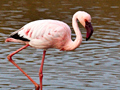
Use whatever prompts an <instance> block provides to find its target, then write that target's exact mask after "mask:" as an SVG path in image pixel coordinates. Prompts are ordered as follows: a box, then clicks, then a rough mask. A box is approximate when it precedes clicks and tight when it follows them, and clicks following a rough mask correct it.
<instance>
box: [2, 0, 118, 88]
mask: <svg viewBox="0 0 120 90" xmlns="http://www.w3.org/2000/svg"><path fill="white" fill-rule="evenodd" d="M78 10H84V11H87V12H88V13H90V14H91V16H92V25H93V27H94V34H93V36H92V37H91V39H90V40H89V41H85V34H86V31H85V29H84V28H83V27H82V26H81V25H80V29H81V32H82V34H83V42H82V44H81V46H80V47H79V48H77V49H76V50H74V51H70V52H62V51H59V50H57V49H49V50H48V51H47V55H46V60H45V64H44V78H43V89H44V90H119V88H120V20H119V19H120V15H119V14H120V1H119V0H114V1H113V0H97V1H96V0H92V1H90V0H86V1H84V0H75V1H74V0H62V1H61V0H44V1H43V0H42V1H40V0H35V1H34V0H21V1H15V0H1V1H0V38H1V39H0V46H1V47H0V90H34V85H33V84H32V83H31V82H30V81H29V80H28V79H27V78H26V77H25V76H24V75H23V74H22V73H21V72H20V71H19V70H18V69H16V67H15V66H13V65H12V64H11V63H10V62H9V61H8V60H7V59H6V57H7V55H8V54H10V53H12V52H13V51H15V50H16V49H18V48H20V47H22V46H23V45H21V44H18V43H4V40H5V38H7V37H8V35H9V34H10V33H12V32H13V31H15V30H18V29H19V28H21V27H22V26H23V25H24V24H26V23H28V22H30V21H34V20H38V19H47V18H49V19H57V20H61V21H64V22H66V23H67V24H68V25H69V26H70V27H71V29H72V26H71V18H72V15H73V14H74V13H75V12H76V11H78ZM72 38H73V39H74V38H75V34H74V32H73V31H72ZM31 51H32V52H31ZM41 58H42V50H36V49H33V48H30V47H28V48H27V49H25V50H23V51H21V52H19V53H18V54H16V55H15V56H14V57H13V59H14V61H15V62H16V63H17V64H18V65H19V66H20V67H22V69H23V70H25V71H26V72H27V73H28V74H29V75H30V76H31V77H32V78H33V79H34V80H35V81H36V82H37V83H39V75H38V71H39V67H40V62H41Z"/></svg>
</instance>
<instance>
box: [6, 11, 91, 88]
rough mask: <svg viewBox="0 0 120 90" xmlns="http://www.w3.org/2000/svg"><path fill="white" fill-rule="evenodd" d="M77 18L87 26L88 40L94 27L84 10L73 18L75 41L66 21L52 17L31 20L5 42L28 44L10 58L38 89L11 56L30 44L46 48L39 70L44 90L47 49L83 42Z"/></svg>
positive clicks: (75, 45)
mask: <svg viewBox="0 0 120 90" xmlns="http://www.w3.org/2000/svg"><path fill="white" fill-rule="evenodd" d="M77 20H78V21H79V22H80V23H81V24H82V25H83V26H84V27H85V28H86V30H87V34H86V40H88V39H89V38H90V37H91V35H92V33H93V27H92V25H91V23H90V22H91V16H90V15H89V14H88V13H86V12H84V11H78V12H76V13H75V14H74V15H73V18H72V26H73V29H74V31H75V34H76V39H75V41H72V39H71V30H70V27H69V26H68V25H67V24H66V23H64V22H62V21H58V20H50V19H46V20H37V21H33V22H30V23H28V24H26V25H25V26H23V27H22V28H21V29H19V30H18V31H16V32H13V33H12V34H11V35H10V37H9V38H7V39H6V40H5V42H20V43H24V44H26V45H25V46H24V47H22V48H20V49H19V50H17V51H15V52H14V53H12V54H10V55H8V60H9V61H10V62H11V63H13V64H14V65H15V66H16V67H17V68H18V69H19V70H20V71H21V72H23V73H24V74H25V75H26V76H27V77H28V78H29V79H30V80H31V81H32V82H33V84H34V85H35V86H36V88H37V89H36V90H39V85H38V84H36V82H35V81H33V80H32V79H31V78H30V77H29V76H28V75H27V74H26V73H25V72H24V71H23V70H21V68H20V67H19V66H18V65H16V64H15V62H13V60H12V58H11V57H12V56H13V55H14V54H16V53H17V52H19V51H21V50H22V49H24V48H26V47H28V46H31V47H34V48H38V49H44V52H43V59H42V63H41V68H40V71H39V75H40V90H42V68H43V63H44V58H45V52H46V49H48V48H57V49H60V50H65V51H69V50H74V49H76V48H77V47H79V45H80V44H81V42H82V35H81V32H80V30H79V27H78V24H77Z"/></svg>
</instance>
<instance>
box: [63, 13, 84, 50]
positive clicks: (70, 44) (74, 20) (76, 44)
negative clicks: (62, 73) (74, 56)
mask: <svg viewBox="0 0 120 90" xmlns="http://www.w3.org/2000/svg"><path fill="white" fill-rule="evenodd" d="M77 17H78V15H77V14H74V15H73V18H72V26H73V29H74V31H75V34H76V39H75V41H72V40H70V41H69V42H68V43H67V45H66V47H65V49H66V50H74V49H76V48H77V47H79V46H80V44H81V42H82V35H81V32H80V29H79V27H78V23H77V19H78V18H77Z"/></svg>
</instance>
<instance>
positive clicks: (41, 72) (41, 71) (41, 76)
mask: <svg viewBox="0 0 120 90" xmlns="http://www.w3.org/2000/svg"><path fill="white" fill-rule="evenodd" d="M45 54H46V50H44V51H43V57H42V61H41V66H40V70H39V78H40V90H42V79H43V65H44V59H45Z"/></svg>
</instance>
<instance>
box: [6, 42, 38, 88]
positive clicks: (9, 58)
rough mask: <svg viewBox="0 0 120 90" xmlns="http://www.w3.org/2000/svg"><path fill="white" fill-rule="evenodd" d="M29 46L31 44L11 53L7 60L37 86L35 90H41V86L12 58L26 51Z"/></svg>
mask: <svg viewBox="0 0 120 90" xmlns="http://www.w3.org/2000/svg"><path fill="white" fill-rule="evenodd" d="M28 46H29V44H27V45H25V46H23V47H21V48H20V49H18V50H16V51H15V52H13V53H11V54H9V55H8V56H7V59H8V60H9V61H10V62H11V63H12V64H13V65H14V66H16V67H17V68H18V69H19V70H20V71H21V72H22V73H23V74H24V75H25V76H26V77H27V78H28V79H29V80H30V81H31V82H32V83H33V84H34V85H35V87H36V89H35V90H39V85H38V84H37V83H36V82H35V81H34V80H33V79H32V78H31V77H30V76H29V75H28V74H27V73H26V72H25V71H23V70H22V69H21V68H20V67H19V66H18V65H17V64H16V63H15V62H14V61H13V60H12V56H13V55H15V54H16V53H18V52H19V51H21V50H23V49H25V48H26V47H28Z"/></svg>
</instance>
